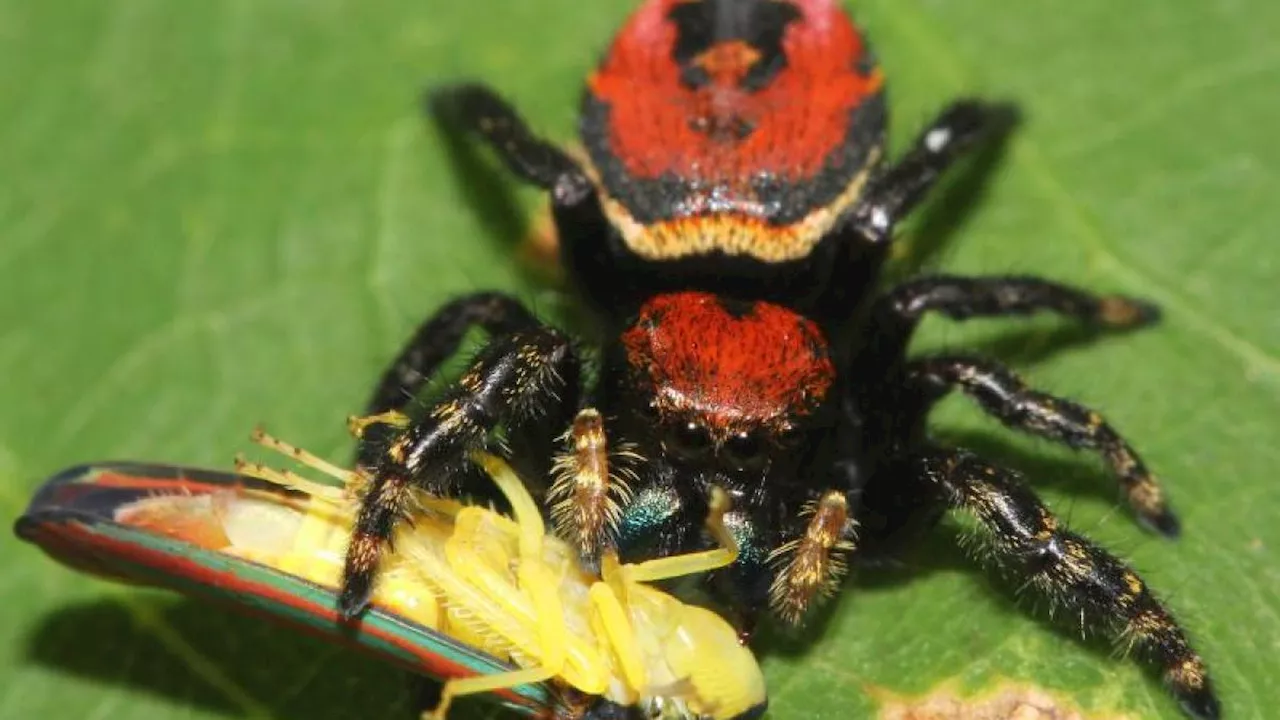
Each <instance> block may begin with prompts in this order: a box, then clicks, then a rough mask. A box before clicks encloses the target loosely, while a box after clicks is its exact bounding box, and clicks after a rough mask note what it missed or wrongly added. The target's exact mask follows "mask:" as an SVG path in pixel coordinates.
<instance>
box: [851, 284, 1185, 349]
mask: <svg viewBox="0 0 1280 720" xmlns="http://www.w3.org/2000/svg"><path fill="white" fill-rule="evenodd" d="M1041 311H1047V312H1055V313H1058V314H1060V315H1065V316H1067V317H1070V318H1074V319H1077V320H1081V321H1084V322H1088V323H1093V324H1095V325H1098V326H1100V327H1105V328H1116V329H1127V328H1135V327H1141V326H1143V325H1148V324H1151V323H1153V322H1155V321H1157V320H1159V318H1160V310H1159V308H1157V307H1156V306H1155V305H1153V304H1151V303H1148V302H1145V301H1142V300H1138V299H1135V298H1130V297H1125V296H1123V295H1096V294H1094V293H1091V292H1087V291H1085V290H1081V289H1079V288H1074V287H1071V286H1069V285H1062V284H1060V283H1055V282H1051V281H1049V280H1042V279H1040V278H1037V277H1022V276H1012V275H1011V276H995V277H956V276H951V275H935V276H929V277H920V278H915V279H913V280H908V281H907V282H904V283H901V284H900V285H897V286H895V287H893V288H891V289H890V290H889V291H888V292H886V293H885V294H884V295H881V296H880V297H878V298H876V299H875V301H874V303H873V304H872V307H871V327H870V329H869V331H868V333H867V335H868V337H870V338H873V341H874V342H875V343H876V346H877V349H879V350H880V351H881V352H880V353H879V355H880V356H883V357H896V356H897V354H898V353H900V352H902V351H903V350H905V349H906V346H907V343H908V342H909V341H910V339H911V335H912V333H913V332H914V331H915V329H916V326H917V325H918V324H919V322H920V320H921V319H922V318H923V317H924V315H925V314H926V313H941V314H943V315H946V316H947V317H949V318H951V319H953V320H966V319H968V318H971V317H975V316H986V317H995V316H1002V315H1029V314H1031V313H1035V312H1041Z"/></svg>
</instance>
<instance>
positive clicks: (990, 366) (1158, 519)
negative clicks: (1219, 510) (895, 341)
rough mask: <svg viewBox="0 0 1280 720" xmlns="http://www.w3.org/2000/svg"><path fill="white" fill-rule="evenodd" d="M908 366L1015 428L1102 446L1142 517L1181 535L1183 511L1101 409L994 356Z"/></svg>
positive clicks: (935, 387)
mask: <svg viewBox="0 0 1280 720" xmlns="http://www.w3.org/2000/svg"><path fill="white" fill-rule="evenodd" d="M907 372H908V375H909V376H911V377H912V378H914V380H916V381H918V382H921V383H923V386H924V387H927V388H931V392H932V394H933V396H934V398H941V397H942V396H943V395H945V394H946V393H947V391H949V390H951V389H953V388H956V389H959V390H960V391H962V392H963V393H964V394H965V395H968V396H969V397H971V398H972V399H974V400H975V401H977V403H978V405H979V406H981V407H982V409H983V410H984V411H985V412H986V413H987V414H989V415H992V416H994V417H995V418H997V419H999V420H1000V421H1001V422H1002V423H1004V424H1005V425H1007V426H1008V427H1010V428H1013V429H1015V430H1021V431H1023V432H1027V433H1031V434H1033V435H1039V436H1040V437H1044V438H1048V439H1050V440H1054V441H1057V442H1060V443H1063V444H1065V445H1068V446H1070V447H1073V448H1085V449H1089V450H1094V451H1096V452H1098V453H1099V454H1100V455H1102V457H1103V459H1104V460H1106V462H1107V464H1108V465H1110V466H1111V469H1112V471H1113V472H1115V474H1116V475H1117V476H1118V478H1119V480H1120V485H1121V487H1122V488H1123V490H1124V493H1125V496H1126V497H1127V498H1128V501H1129V506H1130V507H1131V508H1133V511H1134V512H1135V513H1136V514H1137V516H1138V520H1139V522H1141V523H1142V524H1143V525H1145V526H1147V527H1149V528H1152V529H1154V530H1156V531H1158V532H1159V533H1161V534H1162V535H1165V536H1166V537H1176V536H1177V535H1178V533H1179V530H1180V527H1181V526H1180V524H1179V522H1178V517H1177V516H1176V515H1175V514H1174V513H1173V511H1172V510H1170V509H1169V507H1168V504H1167V503H1166V501H1165V497H1164V490H1163V489H1162V488H1161V486H1160V483H1159V482H1158V481H1157V480H1156V478H1155V476H1154V475H1153V474H1152V473H1151V471H1150V470H1148V469H1147V466H1146V464H1145V463H1144V462H1143V461H1142V458H1141V457H1140V456H1139V455H1138V452H1137V451H1136V450H1134V449H1133V447H1132V446H1131V445H1129V443H1128V442H1127V441H1125V439H1124V438H1123V437H1121V435H1120V433H1118V432H1116V430H1115V428H1113V427H1112V426H1111V425H1110V424H1109V423H1107V421H1106V420H1105V419H1104V418H1103V417H1102V416H1101V415H1099V414H1098V413H1096V412H1094V411H1093V410H1090V409H1089V408H1086V407H1084V406H1082V405H1080V404H1078V403H1075V402H1072V401H1070V400H1066V399H1063V398H1059V397H1054V396H1053V395H1049V394H1047V393H1043V392H1039V391H1037V390H1033V389H1031V388H1029V387H1027V384H1026V383H1025V382H1023V380H1022V378H1020V377H1018V376H1017V375H1016V374H1015V373H1014V372H1013V371H1012V370H1010V369H1008V368H1007V367H1005V366H1004V365H1002V364H1000V363H998V362H996V361H994V360H988V359H983V358H974V357H960V356H931V357H925V358H920V359H918V360H913V361H912V362H910V363H908V365H907Z"/></svg>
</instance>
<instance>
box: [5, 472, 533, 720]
mask: <svg viewBox="0 0 1280 720" xmlns="http://www.w3.org/2000/svg"><path fill="white" fill-rule="evenodd" d="M227 492H230V493H234V494H236V495H238V496H246V495H253V496H255V497H257V498H267V499H270V500H271V501H273V502H278V503H280V504H282V505H288V504H290V503H295V504H296V503H302V502H305V501H306V500H307V496H306V495H305V494H304V493H300V492H296V491H292V490H288V489H285V488H281V487H279V486H276V485H273V484H271V483H268V482H266V481H263V480H259V479H257V478H252V477H247V476H243V475H238V474H234V473H225V472H218V471H212V470H200V469H194V468H185V467H174V466H166V465H156V464H147V463H129V462H110V463H96V464H90V465H81V466H77V467H73V468H69V469H67V470H64V471H62V472H60V473H58V474H57V475H55V476H53V477H52V478H50V479H49V480H47V481H46V482H45V483H44V484H43V485H42V486H41V487H40V488H39V489H38V490H37V491H36V493H35V496H34V497H33V498H32V500H31V503H30V505H29V506H28V508H27V511H26V512H25V513H24V514H23V515H22V516H21V517H19V518H18V520H17V523H16V524H15V527H14V531H15V533H16V534H17V535H18V536H19V537H21V538H22V539H24V540H27V541H28V542H31V543H33V544H35V545H37V546H39V547H40V548H41V549H42V550H44V551H45V553H46V554H48V555H49V556H50V557H52V558H54V559H55V560H57V561H58V562H60V563H62V564H64V565H67V566H68V567H71V568H74V569H76V570H80V571H82V572H87V573H90V574H93V575H97V576H100V577H105V578H109V579H112V580H117V581H123V582H129V583H136V584H140V585H148V586H154V587H161V588H167V589H171V590H176V591H178V592H180V593H183V594H185V595H190V596H194V597H200V598H205V599H210V600H214V601H218V602H221V603H224V604H230V605H232V606H234V607H237V608H239V609H241V610H243V611H247V612H251V613H255V614H261V615H266V616H268V617H270V618H273V619H275V620H278V621H280V622H282V623H285V624H288V625H292V626H294V627H298V628H300V629H302V630H305V631H307V632H310V633H312V634H315V635H319V636H321V637H325V638H327V639H329V640H332V641H335V642H338V643H341V644H345V645H352V646H355V647H358V648H360V649H362V650H365V651H367V652H369V653H371V654H373V655H374V656H377V657H381V658H383V659H385V660H388V661H390V662H393V663H395V664H398V665H401V666H403V667H406V668H407V669H409V670H411V671H413V672H417V673H420V674H424V675H430V676H432V677H436V678H441V679H447V678H454V677H468V676H472V675H488V674H493V673H499V672H506V671H510V670H512V669H513V668H512V666H511V665H509V664H508V663H505V662H503V661H501V660H499V659H497V658H495V657H493V656H491V655H489V654H487V653H484V652H482V651H480V650H477V649H476V648H473V647H470V646H468V645H466V644H464V643H461V642H459V641H457V640H454V639H453V638H450V637H448V636H446V635H444V634H442V633H440V632H439V631H437V630H435V629H432V628H429V627H426V626H424V625H422V624H420V623H418V622H415V621H414V620H411V619H409V618H406V617H403V616H402V615H401V614H399V613H396V612H393V611H391V610H390V609H388V608H386V607H383V606H381V605H378V604H377V603H375V604H374V606H373V607H371V608H370V610H369V612H367V613H365V615H364V616H363V617H362V618H361V620H360V621H359V623H358V625H357V626H356V627H346V626H344V625H343V624H342V623H341V622H340V621H339V618H338V614H337V595H336V592H335V589H334V588H331V587H326V586H324V585H320V584H317V583H315V582H312V581H310V580H307V579H305V578H302V577H299V576H296V575H293V574H290V573H288V572H285V571H283V570H280V569H278V568H274V567H270V566H268V565H265V564H262V563H259V562H255V561H253V560H250V559H246V558H243V557H238V556H235V555H232V554H229V553H226V552H220V551H219V550H217V549H216V547H217V543H216V542H211V540H212V538H214V536H216V535H218V534H221V533H222V529H221V527H219V526H218V525H217V524H216V522H214V512H215V511H213V510H211V511H210V512H209V513H203V514H202V513H199V512H186V513H182V514H168V515H165V516H164V517H163V522H162V523H159V522H156V519H155V518H154V517H153V518H151V521H150V522H145V523H143V522H139V520H138V519H137V518H136V517H135V516H133V515H130V514H129V513H128V510H129V509H130V508H133V507H137V506H138V504H139V503H140V502H145V501H147V500H150V499H156V498H163V497H165V496H181V497H191V498H194V499H200V498H203V497H209V498H211V499H212V498H213V497H214V494H215V493H227ZM495 696H496V697H495V698H494V699H496V700H499V701H500V702H502V703H503V704H504V705H507V706H508V707H511V708H513V709H516V710H520V711H523V712H525V713H526V714H536V713H539V712H541V711H543V710H545V708H547V707H548V706H549V705H550V704H551V703H552V694H551V691H550V689H549V688H548V687H547V686H545V685H541V684H537V685H522V686H518V687H515V688H510V689H508V690H503V691H499V692H497V693H495Z"/></svg>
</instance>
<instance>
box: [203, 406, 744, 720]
mask: <svg viewBox="0 0 1280 720" xmlns="http://www.w3.org/2000/svg"><path fill="white" fill-rule="evenodd" d="M354 422H359V421H358V420H357V421H354ZM254 441H255V442H257V443H259V444H261V445H263V446H264V447H267V448H270V449H272V450H275V451H278V452H280V453H283V454H285V455H287V456H289V457H290V458H292V459H294V460H295V461H297V462H299V463H301V464H303V465H305V466H307V467H310V468H312V469H314V470H317V471H319V472H321V473H324V474H325V475H328V476H330V477H332V478H335V479H337V480H339V481H340V482H341V483H342V486H341V487H336V486H333V485H329V484H324V483H318V482H315V481H313V480H308V479H306V478H304V477H302V476H300V475H298V474H296V473H293V472H289V471H281V470H276V469H273V468H270V467H267V466H265V465H263V464H260V463H250V462H246V461H244V460H243V459H241V458H237V466H236V467H237V470H238V471H239V472H241V473H242V474H244V475H248V476H252V477H256V478H259V479H262V480H266V481H267V482H269V483H272V484H275V485H278V486H282V487H285V488H288V489H290V490H294V491H297V492H299V493H301V495H302V497H303V498H305V502H303V503H301V504H298V505H292V506H290V505H284V504H280V503H275V504H265V503H264V504H261V505H262V507H260V508H257V509H256V512H254V513H252V514H251V515H252V518H250V517H246V518H244V520H245V522H241V523H237V524H239V525H242V526H243V527H241V528H236V532H233V529H232V528H230V527H228V528H227V534H228V536H230V537H235V538H236V544H237V546H238V548H237V551H236V552H237V554H238V555H240V556H242V557H245V558H246V559H250V560H254V561H256V562H259V563H262V564H265V565H268V566H270V567H274V568H278V569H280V570H282V571H285V572H288V573H291V574H294V575H297V576H301V577H304V578H306V579H307V580H309V581H311V582H314V583H317V584H319V585H322V586H324V587H328V588H336V587H338V585H339V582H340V579H341V571H342V562H343V556H344V554H345V551H346V544H347V540H348V538H349V536H350V533H351V528H352V524H353V522H354V513H355V511H356V508H357V503H358V499H359V496H360V493H361V491H362V489H363V488H364V487H365V486H366V485H367V483H368V478H367V476H366V475H365V474H364V473H362V472H360V471H356V470H347V469H343V468H340V467H337V466H335V465H333V464H331V463H329V462H327V461H325V460H323V459H321V458H319V457H317V456H315V455H313V454H311V453H309V452H307V451H305V450H302V449H300V448H297V447H294V446H292V445H289V444H287V443H284V442H282V441H280V440H278V439H276V438H273V437H271V436H269V435H267V434H265V433H263V432H261V431H257V432H255V434H254ZM474 460H475V461H476V462H477V463H478V464H479V465H480V466H482V467H483V468H484V470H485V471H486V472H488V474H489V475H490V476H491V477H492V478H493V480H494V482H495V483H496V484H497V486H498V488H499V489H500V490H501V491H502V493H503V495H504V496H505V497H506V499H507V501H508V502H509V503H510V505H511V508H512V517H506V516H504V515H501V514H499V513H497V512H494V511H492V510H489V509H486V508H482V507H478V506H474V505H463V504H461V503H459V502H458V501H455V500H448V499H441V498H435V497H430V496H427V495H425V494H419V495H418V496H417V498H416V499H417V504H418V508H419V509H418V511H417V512H416V513H415V514H414V516H413V522H412V523H405V524H403V525H402V527H401V529H400V530H399V531H398V533H397V534H396V536H395V538H394V544H393V547H394V553H393V554H391V555H390V556H388V557H387V558H386V559H385V560H384V561H383V566H382V570H381V573H380V576H379V577H380V580H379V585H378V588H377V591H376V593H375V596H374V604H375V606H381V607H383V608H386V609H389V610H391V611H393V612H395V613H397V614H400V615H402V616H404V617H406V618H409V619H411V620H413V621H414V622H416V623H419V624H421V625H422V626H424V627H426V628H430V629H432V630H435V631H437V632H439V633H441V634H443V635H447V636H449V637H451V638H453V639H455V640H458V641H460V642H461V643H463V644H465V645H467V646H470V647H471V648H474V649H478V650H480V651H483V652H484V653H487V654H489V655H493V656H495V657H496V658H499V659H501V660H503V661H508V662H510V663H512V664H513V665H514V666H516V668H517V669H512V670H510V671H507V672H500V673H496V674H490V675H480V676H473V677H458V676H457V675H451V674H450V673H445V672H439V671H438V669H437V672H434V673H431V674H438V675H440V676H441V677H442V679H445V680H446V682H445V685H444V691H443V694H442V697H441V701H440V703H439V706H438V707H437V708H436V709H435V710H434V711H432V712H430V713H429V714H428V715H427V717H431V718H435V719H437V720H438V719H440V718H443V717H444V716H445V713H446V712H447V711H448V708H449V705H450V703H451V702H452V700H453V699H454V698H456V697H458V696H461V695H470V694H475V693H487V692H499V693H502V692H503V691H504V690H510V689H512V688H515V687H517V686H524V685H529V684H533V683H540V682H544V681H552V682H553V684H554V685H556V686H558V687H560V688H561V689H564V688H570V689H571V690H570V691H569V692H568V693H567V694H568V695H573V694H574V693H575V692H576V694H580V695H583V696H599V698H603V700H605V701H608V702H609V703H613V704H616V705H621V706H639V707H640V708H641V709H642V710H643V711H644V712H645V713H647V716H648V717H661V718H692V717H707V718H714V719H715V720H728V719H731V718H732V719H738V718H753V717H758V716H759V715H760V714H761V713H763V710H764V708H765V705H766V696H765V687H764V679H763V677H762V675H761V672H760V668H759V666H758V665H757V663H756V660H755V658H754V656H753V655H752V654H751V652H750V651H749V650H747V649H746V648H744V647H742V646H741V645H740V644H739V642H738V636H737V633H736V632H735V631H734V630H733V628H732V627H731V626H730V625H729V624H728V623H727V622H725V621H724V620H723V619H722V618H720V617H719V616H718V615H716V614H715V613H713V612H711V611H710V610H706V609H704V608H700V607H696V606H692V605H686V604H684V603H682V602H680V601H678V600H676V599H675V598H673V597H672V596H670V595H668V594H666V593H664V592H662V591H659V590H657V589H654V588H652V587H649V586H647V585H645V584H644V583H646V582H651V581H655V580H662V579H667V578H673V577H678V576H683V575H690V574H695V573H701V572H706V571H708V570H714V569H716V568H719V567H723V566H725V565H728V564H730V563H732V562H733V561H734V559H735V558H736V556H737V547H736V545H735V543H734V541H733V539H732V538H731V537H730V535H729V533H728V531H727V530H726V529H725V527H724V525H723V515H724V513H725V512H726V511H727V510H728V498H727V495H725V494H724V493H723V492H716V493H714V500H713V502H712V508H711V512H710V514H709V517H708V520H707V526H708V529H709V531H710V532H711V534H712V536H713V537H715V538H716V540H717V541H718V542H719V543H720V545H721V547H720V548H718V549H713V550H707V551H704V552H699V553H692V554H688V555H681V556H677V557H671V558H662V559H658V560H651V561H648V562H643V563H639V564H627V565H624V564H620V563H619V562H618V560H617V559H616V557H614V556H607V557H606V558H605V560H604V563H603V567H602V571H601V573H600V575H599V576H596V575H594V574H592V573H590V572H588V571H586V570H585V569H583V568H582V567H581V566H580V564H579V563H578V560H577V556H576V554H575V553H574V551H573V549H572V548H571V547H569V546H568V545H567V544H565V543H563V542H561V541H560V540H558V539H556V538H554V537H550V536H548V535H547V534H546V530H545V528H544V525H543V519H542V515H541V513H540V512H539V511H538V507H537V505H536V504H535V502H534V500H533V498H532V497H531V496H530V495H529V492H528V491H527V490H526V489H525V486H524V483H523V482H522V481H521V480H520V478H519V477H518V476H516V474H515V472H514V471H513V470H512V469H511V468H510V467H509V466H508V465H507V464H506V463H505V462H504V461H503V460H501V459H499V458H498V457H495V456H493V455H489V454H485V453H476V454H475V456H474ZM239 501H240V502H245V500H243V499H242V500H239ZM267 513H271V514H275V515H280V516H287V517H267V516H266V514H267ZM228 517H230V516H228ZM250 520H251V521H250ZM289 527H296V532H283V530H284V529H285V528H289ZM255 536H256V537H255ZM284 538H288V539H289V540H288V542H287V543H284V544H282V543H281V542H280V540H281V539H284ZM459 674H461V673H459ZM562 694H563V693H562ZM588 699H594V698H588ZM569 704H570V705H577V703H569ZM602 715H603V713H602ZM550 716H552V717H558V718H563V717H591V712H590V711H589V710H583V709H580V708H579V709H576V710H575V709H574V708H571V707H567V706H566V707H561V708H558V709H555V710H552V711H550ZM610 717H612V715H610Z"/></svg>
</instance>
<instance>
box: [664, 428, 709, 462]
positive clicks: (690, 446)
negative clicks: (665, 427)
mask: <svg viewBox="0 0 1280 720" xmlns="http://www.w3.org/2000/svg"><path fill="white" fill-rule="evenodd" d="M669 442H670V447H671V452H672V453H673V454H675V455H678V456H679V457H682V458H685V459H686V460H695V459H698V458H703V457H706V456H707V453H709V452H710V451H711V433H709V432H707V429H706V428H705V427H703V426H701V425H699V424H698V423H696V422H686V423H681V424H680V425H677V426H676V427H675V428H674V429H673V430H672V432H671V436H670V439H669Z"/></svg>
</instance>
